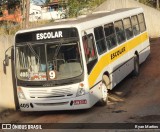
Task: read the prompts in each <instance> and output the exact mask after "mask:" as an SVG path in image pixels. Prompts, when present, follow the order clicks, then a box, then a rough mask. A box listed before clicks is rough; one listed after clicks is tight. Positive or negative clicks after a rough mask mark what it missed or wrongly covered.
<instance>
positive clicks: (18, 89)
mask: <svg viewBox="0 0 160 132" xmlns="http://www.w3.org/2000/svg"><path fill="white" fill-rule="evenodd" d="M17 95H18V98H19V99H26V97H25V96H24V93H23V91H22V89H21V87H18V88H17Z"/></svg>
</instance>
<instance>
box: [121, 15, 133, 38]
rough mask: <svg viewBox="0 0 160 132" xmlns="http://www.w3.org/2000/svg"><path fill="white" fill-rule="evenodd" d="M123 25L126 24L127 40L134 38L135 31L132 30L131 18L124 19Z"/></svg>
mask: <svg viewBox="0 0 160 132" xmlns="http://www.w3.org/2000/svg"><path fill="white" fill-rule="evenodd" d="M123 23H124V29H125V33H126V37H127V39H130V38H132V37H133V30H132V25H131V20H130V18H129V17H128V18H125V19H123Z"/></svg>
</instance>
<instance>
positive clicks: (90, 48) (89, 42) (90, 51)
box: [82, 34, 97, 63]
mask: <svg viewBox="0 0 160 132" xmlns="http://www.w3.org/2000/svg"><path fill="white" fill-rule="evenodd" d="M82 40H83V47H84V53H85V57H86V62H87V63H89V62H90V61H92V60H94V59H95V58H97V55H96V51H95V46H94V40H93V35H92V34H89V35H87V36H83V38H82Z"/></svg>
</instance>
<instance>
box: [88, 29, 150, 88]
mask: <svg viewBox="0 0 160 132" xmlns="http://www.w3.org/2000/svg"><path fill="white" fill-rule="evenodd" d="M147 39H148V33H147V32H144V33H143V34H141V35H139V36H138V37H135V38H134V39H132V40H130V41H128V42H125V43H124V44H122V45H121V46H119V47H117V48H115V49H114V50H112V51H109V52H108V53H107V54H106V55H104V56H102V57H101V58H100V60H99V61H98V63H97V64H96V65H95V66H94V68H93V69H92V71H91V73H90V75H89V78H88V81H89V87H90V88H92V87H93V86H94V85H95V83H96V80H97V78H98V76H99V74H100V73H101V71H102V70H103V69H104V68H105V67H107V66H108V65H109V64H110V63H112V62H114V61H116V60H117V59H119V58H120V57H122V56H123V55H124V54H126V53H127V52H128V51H130V50H132V49H133V48H135V47H136V46H138V45H140V44H141V43H142V42H144V41H146V40H147ZM116 53H118V55H117V56H116Z"/></svg>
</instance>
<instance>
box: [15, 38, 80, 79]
mask: <svg viewBox="0 0 160 132" xmlns="http://www.w3.org/2000/svg"><path fill="white" fill-rule="evenodd" d="M16 72H17V78H18V79H19V80H23V81H46V80H62V79H68V78H74V77H77V76H79V75H81V74H82V63H81V55H80V48H79V42H78V41H75V40H74V41H73V40H72V41H66V42H60V41H59V42H58V41H57V42H53V41H52V42H45V43H38V44H36V43H29V42H26V43H24V44H23V45H22V44H21V45H17V46H16Z"/></svg>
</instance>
